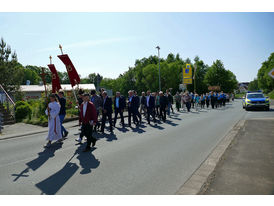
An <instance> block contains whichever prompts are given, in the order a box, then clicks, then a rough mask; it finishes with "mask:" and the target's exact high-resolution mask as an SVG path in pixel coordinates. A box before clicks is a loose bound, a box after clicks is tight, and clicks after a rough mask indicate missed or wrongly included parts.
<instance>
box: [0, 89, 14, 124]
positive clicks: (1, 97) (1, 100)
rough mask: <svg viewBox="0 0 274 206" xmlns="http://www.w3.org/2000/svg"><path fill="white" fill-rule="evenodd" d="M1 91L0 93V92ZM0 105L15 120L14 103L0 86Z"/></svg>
mask: <svg viewBox="0 0 274 206" xmlns="http://www.w3.org/2000/svg"><path fill="white" fill-rule="evenodd" d="M1 91H2V92H1ZM0 105H2V106H3V107H4V108H5V109H6V111H7V112H8V113H10V114H11V115H12V117H13V118H14V119H15V103H14V101H13V99H12V98H11V96H10V95H9V94H8V93H7V91H6V90H5V89H4V87H3V86H2V85H1V84H0Z"/></svg>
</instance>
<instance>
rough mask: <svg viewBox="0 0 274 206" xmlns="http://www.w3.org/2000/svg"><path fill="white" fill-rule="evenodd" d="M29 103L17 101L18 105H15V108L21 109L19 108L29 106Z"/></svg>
mask: <svg viewBox="0 0 274 206" xmlns="http://www.w3.org/2000/svg"><path fill="white" fill-rule="evenodd" d="M27 104H28V103H27V102H25V101H17V102H16V104H15V107H19V106H25V105H27Z"/></svg>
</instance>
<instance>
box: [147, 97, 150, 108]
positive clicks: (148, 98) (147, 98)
mask: <svg viewBox="0 0 274 206" xmlns="http://www.w3.org/2000/svg"><path fill="white" fill-rule="evenodd" d="M149 98H150V95H149V96H147V106H148V107H149Z"/></svg>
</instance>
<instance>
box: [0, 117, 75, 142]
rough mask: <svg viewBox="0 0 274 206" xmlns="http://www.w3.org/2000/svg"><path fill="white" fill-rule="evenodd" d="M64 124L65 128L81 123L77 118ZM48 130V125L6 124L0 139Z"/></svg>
mask: <svg viewBox="0 0 274 206" xmlns="http://www.w3.org/2000/svg"><path fill="white" fill-rule="evenodd" d="M63 125H64V127H65V128H71V127H76V126H78V125H79V121H78V120H75V121H71V122H66V123H64V124H63ZM47 131H48V127H41V126H36V125H31V124H25V123H16V124H12V125H5V126H4V129H3V130H2V134H0V140H3V139H10V138H14V137H21V136H27V135H32V134H39V133H43V132H47Z"/></svg>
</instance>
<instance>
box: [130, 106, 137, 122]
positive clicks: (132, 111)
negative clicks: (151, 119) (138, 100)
mask: <svg viewBox="0 0 274 206" xmlns="http://www.w3.org/2000/svg"><path fill="white" fill-rule="evenodd" d="M131 117H133V122H135V123H138V119H137V117H136V112H135V110H134V109H133V108H128V125H129V126H131Z"/></svg>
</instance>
